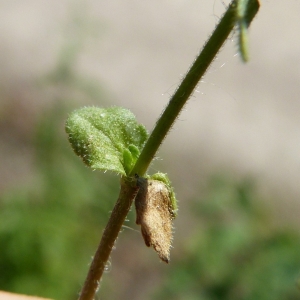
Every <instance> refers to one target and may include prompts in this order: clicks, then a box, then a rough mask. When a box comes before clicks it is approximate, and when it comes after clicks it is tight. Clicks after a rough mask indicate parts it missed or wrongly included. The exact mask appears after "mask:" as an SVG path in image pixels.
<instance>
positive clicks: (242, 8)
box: [236, 0, 260, 62]
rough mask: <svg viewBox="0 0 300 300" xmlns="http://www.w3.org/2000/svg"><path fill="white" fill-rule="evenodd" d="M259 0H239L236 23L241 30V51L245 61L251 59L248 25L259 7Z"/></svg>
mask: <svg viewBox="0 0 300 300" xmlns="http://www.w3.org/2000/svg"><path fill="white" fill-rule="evenodd" d="M259 5H260V4H259V1H258V0H237V5H236V25H237V27H238V31H239V33H238V34H239V40H238V41H239V42H238V45H239V51H240V55H241V58H242V60H243V61H244V62H247V61H248V60H249V49H248V48H249V45H248V27H249V25H250V23H251V21H252V19H253V18H254V16H255V14H256V13H257V11H258V9H259Z"/></svg>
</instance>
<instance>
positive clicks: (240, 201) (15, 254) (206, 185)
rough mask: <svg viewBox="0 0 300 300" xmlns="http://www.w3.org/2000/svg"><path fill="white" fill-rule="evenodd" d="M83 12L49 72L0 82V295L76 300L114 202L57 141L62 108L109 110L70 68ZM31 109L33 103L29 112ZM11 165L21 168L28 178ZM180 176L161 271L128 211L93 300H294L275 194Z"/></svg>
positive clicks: (94, 85)
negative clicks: (175, 211)
mask: <svg viewBox="0 0 300 300" xmlns="http://www.w3.org/2000/svg"><path fill="white" fill-rule="evenodd" d="M71 7H73V6H72V5H71ZM83 7H84V6H82V5H81V6H80V8H83ZM85 13H86V11H85V10H84V9H82V11H80V10H76V12H75V13H74V12H72V13H70V15H71V16H72V17H74V16H75V17H74V18H72V19H71V20H68V21H67V22H66V24H67V25H68V26H67V29H66V30H65V33H64V37H65V39H64V41H63V42H62V43H61V44H60V47H59V49H58V50H57V56H56V59H55V62H54V63H53V64H52V65H51V67H49V68H46V70H44V71H43V72H40V73H38V76H36V77H34V78H33V79H32V80H29V81H27V82H25V83H24V86H22V84H21V83H20V81H18V86H17V87H14V84H13V81H12V82H10V86H9V88H7V85H6V84H7V82H9V79H7V78H5V79H3V78H4V77H3V78H2V82H1V83H0V86H1V87H2V88H1V94H0V96H1V97H2V99H3V101H1V106H0V137H1V144H2V146H1V150H2V151H3V152H5V151H7V152H10V154H11V156H9V155H7V157H10V158H11V157H14V154H15V153H18V154H19V155H15V157H16V160H7V159H5V156H3V157H2V158H1V161H0V163H1V173H2V177H3V178H4V177H5V178H6V180H2V183H0V220H1V221H0V224H1V225H0V289H1V290H7V291H11V292H17V293H24V294H32V295H39V296H43V297H49V298H53V299H56V300H60V299H61V300H68V299H70V300H71V299H76V297H77V295H78V293H79V291H80V288H81V286H82V284H83V281H84V279H85V276H86V273H87V270H88V265H89V263H90V262H91V257H92V256H93V254H94V251H95V249H96V247H97V244H98V242H99V240H100V237H101V233H102V230H103V228H104V226H105V224H106V222H107V220H108V218H109V214H110V211H111V210H112V208H113V205H114V203H115V201H116V198H117V195H118V189H119V187H118V184H119V179H118V177H117V176H115V175H113V174H102V173H101V172H93V171H92V170H90V169H88V168H87V167H85V166H84V165H83V163H82V162H81V161H80V159H79V158H77V157H76V156H75V154H74V153H73V152H72V149H71V147H70V145H69V144H68V142H67V137H66V134H65V132H64V122H65V120H66V118H67V116H68V113H69V112H71V111H72V110H73V109H75V108H78V107H80V106H83V105H99V106H110V105H115V104H116V103H115V101H114V100H115V98H114V96H113V91H112V90H111V87H106V85H105V84H103V82H102V81H101V80H99V78H98V79H95V78H94V77H93V76H92V75H89V76H87V75H86V74H85V75H82V74H81V73H80V72H78V70H77V68H76V66H77V64H78V61H79V60H80V58H81V56H80V55H81V53H82V51H83V47H84V45H85V40H86V38H88V37H90V36H91V32H90V29H87V24H88V25H90V23H89V22H87V18H86V16H85ZM82 16H83V17H82ZM89 21H90V20H89ZM94 25H95V24H94ZM94 25H93V26H94ZM98 25H101V26H100V28H101V29H103V28H105V26H103V24H97V26H98ZM93 26H92V28H94V27H93ZM70 28H71V29H70ZM209 30H210V29H209ZM70 33H71V36H70ZM74 33H75V34H74ZM92 35H93V33H92ZM197 44H199V41H197ZM191 59H192V57H189V61H191ZM169 63H170V62H169ZM187 66H188V65H187ZM187 66H186V67H187ZM243 68H244V69H243V72H247V66H243ZM176 76H177V74H176ZM121 79H122V78H121ZM123 79H124V80H125V81H126V78H123ZM30 98H39V99H43V101H44V102H43V104H40V106H38V107H36V106H35V104H33V103H35V102H31V101H27V100H28V99H30ZM197 100H198V99H197ZM141 101H142V100H141ZM132 107H133V108H134V109H135V110H136V111H135V113H136V114H137V112H138V108H137V107H136V106H135V105H134V104H132ZM186 116H188V114H186ZM137 117H138V120H139V122H143V120H142V118H141V116H137ZM147 122H148V121H146V123H147ZM181 124H182V123H180V124H179V125H178V126H177V127H180V125H181ZM172 135H173V136H175V137H176V131H175V132H173V133H172ZM3 149H4V150H3ZM172 151H173V152H176V151H177V149H176V148H174V147H173V148H172ZM221 151H222V149H221V150H220V152H221ZM159 156H160V157H161V158H162V159H164V158H166V159H165V162H164V161H159V160H157V161H155V163H154V165H153V166H152V167H151V170H150V171H151V172H153V173H154V172H156V170H159V171H162V172H169V171H168V170H171V171H173V172H174V165H177V170H181V168H182V169H185V170H182V174H186V173H189V172H190V168H192V166H190V167H189V166H188V164H187V161H186V160H183V161H180V160H178V159H175V160H172V157H173V153H172V152H170V149H169V150H168V151H166V150H165V149H163V150H161V152H160V153H159ZM22 160H28V161H29V163H28V164H27V166H29V167H27V169H26V167H24V164H23V163H22ZM203 160H205V156H204V157H203ZM193 165H197V163H196V164H195V162H193ZM19 166H23V168H25V169H23V168H22V167H20V168H19ZM201 167H202V163H201V162H200V161H199V169H201ZM216 169H217V171H216ZM8 170H10V173H9V174H8V173H7V172H8ZM12 170H13V171H12ZM200 171H201V170H200ZM182 174H177V176H176V174H175V173H172V172H171V174H170V177H171V180H172V178H173V177H175V178H174V180H173V183H175V186H174V188H175V191H176V192H177V196H178V198H179V200H180V202H179V208H180V210H179V216H178V218H177V219H176V220H175V237H174V245H173V246H174V248H173V249H172V250H171V262H170V264H169V265H165V264H163V263H161V262H160V261H159V259H158V257H157V255H156V253H155V252H154V251H153V250H152V249H148V248H146V247H145V245H144V242H143V239H142V237H141V234H140V232H139V230H140V228H139V227H138V226H136V225H135V213H134V211H131V212H130V214H129V216H128V220H127V221H126V224H124V228H123V231H122V233H121V234H120V236H119V238H118V241H117V243H116V247H115V249H114V250H113V252H112V256H111V258H110V261H109V264H108V266H107V271H106V273H105V275H104V278H103V280H102V282H101V289H100V290H101V299H131V300H135V299H185V300H194V299H195V300H196V299H200V300H202V299H203V300H217V299H225V300H226V299H228V300H229V299H230V300H254V299H255V300H257V299H259V300H264V299H272V300H277V299H278V300H282V299H285V300H297V299H300V291H299V289H298V288H297V282H299V278H300V255H299V249H300V234H299V228H298V227H297V226H295V224H290V223H289V222H288V221H289V220H285V222H277V220H276V213H275V214H274V211H276V210H277V215H279V214H280V206H279V208H278V207H277V208H276V207H275V208H274V206H275V205H273V203H279V202H282V200H283V199H282V198H280V195H278V198H277V199H276V198H272V202H271V201H270V195H268V194H267V195H266V194H263V193H261V192H259V189H258V188H257V186H260V178H259V177H255V176H254V175H251V176H249V175H243V176H235V175H234V172H233V171H232V170H231V169H230V168H224V167H223V166H220V167H219V170H218V167H217V168H214V170H213V171H211V172H208V171H207V170H204V175H203V176H202V177H198V176H197V174H194V173H192V174H189V175H190V178H187V179H186V181H187V183H186V184H185V182H184V180H185V177H184V176H183V175H182ZM7 178H10V180H7ZM188 182H192V184H190V185H189V184H188ZM185 186H188V187H189V188H190V187H191V186H192V190H191V191H189V192H188V193H187V192H186V191H185V190H184V188H185ZM272 197H273V196H272ZM284 200H285V199H284ZM296 214H297V213H296Z"/></svg>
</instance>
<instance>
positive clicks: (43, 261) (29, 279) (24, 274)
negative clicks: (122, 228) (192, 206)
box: [0, 106, 118, 299]
mask: <svg viewBox="0 0 300 300" xmlns="http://www.w3.org/2000/svg"><path fill="white" fill-rule="evenodd" d="M66 117H67V114H66V112H65V111H64V110H63V109H62V107H61V106H59V107H58V106H57V107H56V108H55V109H54V110H53V111H51V112H50V113H47V114H45V115H44V116H43V120H42V121H41V122H40V124H38V126H37V134H36V166H37V178H36V181H35V183H34V186H31V187H22V186H19V187H18V189H17V190H14V191H7V192H6V193H5V194H4V195H2V197H1V199H0V220H1V226H0V249H1V255H0V270H1V271H0V289H3V290H8V291H14V292H21V293H26V294H33V295H34V294H35V295H41V296H45V297H52V298H53V299H75V298H76V293H78V292H79V291H80V288H81V285H82V283H83V281H84V277H85V275H86V272H87V267H88V264H89V262H90V259H91V255H92V254H93V253H94V251H95V249H96V246H97V243H98V242H99V237H100V235H101V232H102V229H103V228H104V226H105V223H106V222H107V220H108V216H109V211H110V210H111V209H112V207H113V203H112V202H113V201H115V200H116V198H117V194H118V179H117V177H114V178H113V179H114V180H112V178H111V176H109V178H110V179H108V180H103V179H104V176H101V175H103V174H99V173H98V174H97V173H95V172H92V171H91V169H89V168H87V167H85V166H84V165H83V164H82V163H81V162H80V160H79V159H78V158H77V157H76V156H75V155H74V154H73V153H72V149H71V147H70V145H69V143H68V141H67V137H66V134H65V133H64V121H65V119H66ZM102 288H103V289H104V290H105V284H104V285H102Z"/></svg>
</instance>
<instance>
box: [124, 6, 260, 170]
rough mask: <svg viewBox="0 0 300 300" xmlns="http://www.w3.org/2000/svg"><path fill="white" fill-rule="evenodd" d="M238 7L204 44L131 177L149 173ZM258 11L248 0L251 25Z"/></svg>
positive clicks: (225, 15) (232, 26)
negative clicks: (155, 156)
mask: <svg viewBox="0 0 300 300" xmlns="http://www.w3.org/2000/svg"><path fill="white" fill-rule="evenodd" d="M236 6H237V1H235V0H234V1H232V2H231V4H230V5H229V7H228V9H227V11H226V12H225V14H224V15H223V17H222V19H221V20H220V22H219V24H218V25H217V26H216V28H215V30H214V32H213V34H212V35H211V37H210V38H209V40H208V41H207V43H206V44H205V45H204V47H203V49H202V51H201V52H200V54H199V55H198V57H197V58H196V60H195V61H194V63H193V65H192V66H191V68H190V70H189V71H188V72H187V74H186V76H185V78H184V79H183V80H182V82H181V84H180V85H179V87H178V88H177V90H176V91H175V93H174V95H173V96H172V97H171V99H170V102H169V104H168V106H167V107H166V108H165V110H164V112H163V114H162V115H161V117H160V118H159V119H158V121H157V123H156V125H155V128H154V129H153V131H152V133H151V135H150V137H149V139H148V140H147V143H146V145H145V147H144V148H143V150H142V153H141V155H140V156H139V158H138V160H137V162H136V164H135V166H134V168H133V169H132V171H131V174H130V175H131V176H133V175H134V174H138V175H139V176H143V175H144V174H145V173H146V171H147V169H148V167H149V165H150V163H151V161H152V160H153V158H154V155H155V154H156V152H157V150H158V148H159V146H160V144H161V143H162V141H163V140H164V138H165V137H166V135H167V134H168V132H169V131H170V129H171V127H172V126H173V124H174V122H175V120H176V118H177V117H178V116H179V113H180V111H181V110H182V108H183V106H184V105H185V103H186V102H187V100H188V99H189V97H190V96H191V94H192V93H193V91H194V89H195V87H196V86H197V84H198V82H199V81H200V79H201V77H202V76H203V75H204V73H205V72H206V70H207V68H208V67H209V65H210V64H211V63H212V61H213V60H214V58H215V57H216V55H217V53H218V52H219V50H220V49H221V47H222V45H223V44H224V42H225V41H226V39H227V38H228V36H229V34H230V32H231V31H232V29H233V28H234V26H235V24H236ZM258 8H259V3H258V1H256V0H250V1H249V8H248V11H247V13H248V15H247V20H248V21H249V24H250V22H251V21H252V19H253V18H254V16H255V14H256V13H257V11H258Z"/></svg>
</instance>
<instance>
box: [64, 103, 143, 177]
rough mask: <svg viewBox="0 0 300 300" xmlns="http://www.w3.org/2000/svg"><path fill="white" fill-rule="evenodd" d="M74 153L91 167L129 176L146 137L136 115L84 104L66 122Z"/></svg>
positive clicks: (117, 109) (127, 111)
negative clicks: (83, 106)
mask: <svg viewBox="0 0 300 300" xmlns="http://www.w3.org/2000/svg"><path fill="white" fill-rule="evenodd" d="M66 132H67V134H68V136H69V142H70V143H71V145H72V148H73V150H74V152H75V153H76V154H77V155H78V156H80V157H81V158H82V160H83V162H84V163H85V164H86V165H88V166H89V167H91V168H93V169H100V170H104V171H114V172H116V173H119V174H122V175H128V174H129V172H130V170H131V168H132V167H133V165H134V163H135V161H136V159H137V157H138V156H139V154H140V151H141V149H142V147H143V145H144V143H145V141H146V139H147V137H148V134H147V131H146V129H145V127H144V126H143V125H140V124H138V123H137V121H136V119H135V116H134V115H133V114H132V113H131V112H130V111H129V110H127V109H124V108H121V107H110V108H99V107H85V108H81V109H79V110H76V111H74V112H73V113H71V115H70V116H69V118H68V120H67V122H66Z"/></svg>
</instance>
